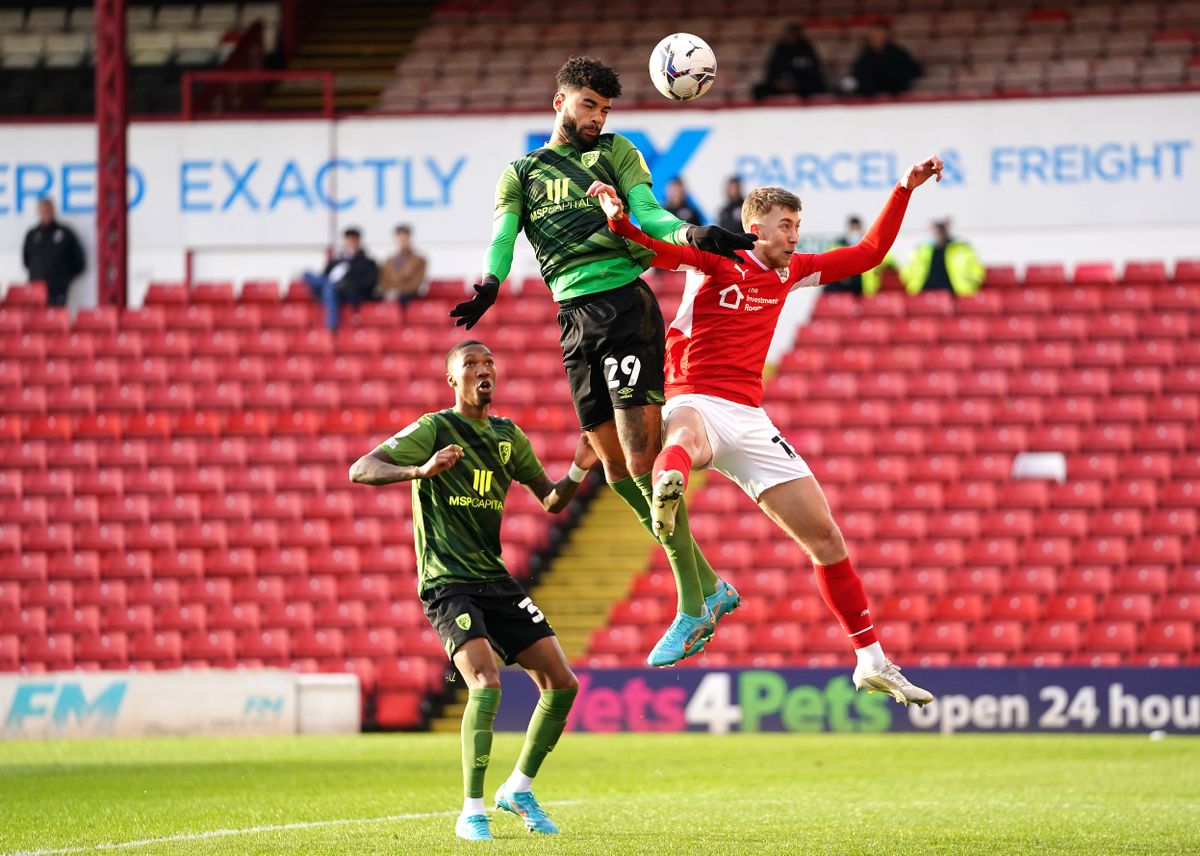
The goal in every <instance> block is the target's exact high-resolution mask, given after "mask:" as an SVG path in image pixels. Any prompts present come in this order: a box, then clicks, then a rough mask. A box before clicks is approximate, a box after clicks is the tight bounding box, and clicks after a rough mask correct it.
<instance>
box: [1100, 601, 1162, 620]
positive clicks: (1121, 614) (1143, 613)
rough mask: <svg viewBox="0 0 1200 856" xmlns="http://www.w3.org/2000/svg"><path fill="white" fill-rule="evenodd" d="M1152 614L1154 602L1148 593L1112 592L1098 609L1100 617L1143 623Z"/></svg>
mask: <svg viewBox="0 0 1200 856" xmlns="http://www.w3.org/2000/svg"><path fill="white" fill-rule="evenodd" d="M1153 615H1154V602H1153V599H1152V597H1151V596H1150V595H1148V594H1113V595H1111V596H1109V597H1108V598H1107V599H1106V600H1105V602H1104V607H1103V608H1102V609H1101V611H1100V617H1101V618H1102V619H1106V620H1110V621H1134V622H1137V623H1139V624H1145V623H1147V622H1149V621H1150V619H1151V617H1152V616H1153Z"/></svg>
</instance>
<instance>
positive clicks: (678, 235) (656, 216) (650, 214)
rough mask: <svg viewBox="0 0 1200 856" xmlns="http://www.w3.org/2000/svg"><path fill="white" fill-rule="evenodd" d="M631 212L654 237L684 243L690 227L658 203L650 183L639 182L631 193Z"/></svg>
mask: <svg viewBox="0 0 1200 856" xmlns="http://www.w3.org/2000/svg"><path fill="white" fill-rule="evenodd" d="M629 213H630V214H632V215H633V217H634V219H636V220H637V221H638V224H639V225H640V226H641V227H642V228H643V229H644V230H645V231H646V234H647V235H649V236H650V237H652V238H658V239H660V240H662V239H667V238H669V239H670V241H669V243H678V244H682V243H683V242H684V241H683V236H684V234H686V232H687V230H688V229H689V228H690V225H689V224H688V223H685V222H683V221H682V220H680V219H679V218H678V217H676V216H675V215H674V214H672V213H671V212H670V211H668V210H667V209H665V208H663V207H662V206H661V205H659V204H658V200H657V199H655V198H654V193H653V191H651V190H650V185H648V184H639V185H638V186H637V187H635V188H634V189H633V190H632V191H630V193H629Z"/></svg>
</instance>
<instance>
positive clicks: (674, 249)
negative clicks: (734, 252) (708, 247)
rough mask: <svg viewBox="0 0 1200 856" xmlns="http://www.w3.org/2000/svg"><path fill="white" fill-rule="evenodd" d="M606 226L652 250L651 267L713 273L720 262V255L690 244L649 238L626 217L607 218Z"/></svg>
mask: <svg viewBox="0 0 1200 856" xmlns="http://www.w3.org/2000/svg"><path fill="white" fill-rule="evenodd" d="M608 228H609V229H611V230H612V231H613V232H615V233H616V234H618V235H620V236H621V237H622V238H627V239H629V240H630V241H633V242H634V243H635V244H641V245H642V246H643V247H646V248H647V249H650V250H653V252H654V258H653V259H651V261H650V264H651V266H652V267H656V268H661V269H662V270H679V269H680V268H693V269H695V270H701V271H704V272H705V273H715V272H716V269H717V267H718V266H719V265H720V264H721V257H720V256H715V255H713V254H712V253H706V252H704V251H703V250H698V249H696V248H695V247H691V246H676V245H675V244H668V243H667V242H666V241H658V240H655V239H654V238H651V237H650V236H649V235H647V234H646V233H645V232H643V231H642V230H641V229H639V228H638V227H637V226H635V225H633V222H632V221H631V220H630V219H629V218H628V217H622V218H621V219H620V220H615V221H614V220H609V221H608Z"/></svg>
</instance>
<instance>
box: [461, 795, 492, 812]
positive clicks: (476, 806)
mask: <svg viewBox="0 0 1200 856" xmlns="http://www.w3.org/2000/svg"><path fill="white" fill-rule="evenodd" d="M475 814H487V810H486V809H484V807H483V797H466V798H465V799H464V800H463V810H462V816H463V817H471V815H475Z"/></svg>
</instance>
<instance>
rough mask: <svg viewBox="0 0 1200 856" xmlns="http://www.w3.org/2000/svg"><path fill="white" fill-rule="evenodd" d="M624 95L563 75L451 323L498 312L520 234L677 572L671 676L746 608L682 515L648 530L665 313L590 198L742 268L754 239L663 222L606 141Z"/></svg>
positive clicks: (600, 448)
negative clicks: (600, 196)
mask: <svg viewBox="0 0 1200 856" xmlns="http://www.w3.org/2000/svg"><path fill="white" fill-rule="evenodd" d="M620 94H621V84H620V82H619V81H618V79H617V75H616V73H615V72H614V71H613V70H612V69H611V68H610V67H608V66H607V65H605V64H604V63H602V62H600V61H599V60H596V59H592V58H591V57H574V58H572V59H570V60H568V61H567V63H566V64H565V65H563V67H562V68H561V69H560V70H559V72H558V92H557V93H556V94H555V96H554V112H555V121H554V134H553V136H552V138H551V139H550V141H549V142H547V144H546V145H545V146H543V147H542V148H540V149H537V150H536V151H533V152H530V153H529V154H528V155H526V156H525V157H523V158H520V159H519V160H517V161H514V162H513V163H512V164H511V165H509V167H508V168H507V169H505V171H504V174H503V175H502V176H501V178H500V182H499V185H498V186H497V188H496V208H495V219H494V221H493V230H492V243H491V246H490V247H489V248H488V252H487V256H486V257H485V259H484V271H485V276H484V277H483V282H481V283H480V284H478V285H476V286H475V292H476V293H475V296H474V297H472V298H471V299H470V300H468V301H466V302H464V303H460V304H459V305H458V306H456V307H455V308H454V310H453V311H452V312H451V313H450V314H451V315H452V316H454V317H456V318H458V322H457V323H458V324H459V325H465V326H466V327H467V329H468V330H469V329H470V328H471V327H473V326H474V325H475V324H477V323H478V322H479V319H480V318H481V317H482V316H483V313H484V312H486V311H487V309H488V308H489V307H490V306H491V305H492V304H493V303H495V302H496V297H497V294H498V292H499V290H500V283H501V282H503V281H504V279H505V277H507V276H508V272H509V269H510V267H511V265H512V255H513V246H514V244H515V243H516V238H517V233H518V232H520V231H524V232H525V235H526V237H527V238H528V239H529V242H530V243H531V244H532V245H533V249H534V252H535V254H536V255H537V259H538V264H539V265H540V266H541V269H542V278H543V279H544V280H545V281H546V283H547V284H548V285H549V287H550V292H551V295H552V296H553V298H554V300H555V301H556V302H557V303H558V307H559V312H558V324H559V329H560V331H561V336H560V339H559V341H560V344H561V345H562V351H563V365H564V367H565V368H566V372H567V380H568V382H569V383H570V386H571V396H572V398H573V400H574V403H575V411H576V413H577V414H578V416H579V422H580V424H581V425H582V426H583V429H584V431H585V432H586V434H587V436H588V439H589V440H590V441H591V445H592V447H593V448H594V449H595V450H596V452H597V453H598V454H599V456H600V460H601V462H602V463H603V464H604V474H605V476H606V478H607V479H608V483H609V486H610V487H611V488H612V489H613V490H614V491H616V493H617V494H619V495H620V496H621V498H622V499H623V500H625V502H626V503H627V504H628V505H629V506H630V507H631V508H632V509H633V510H634V513H635V514H636V515H637V516H638V519H639V521H640V522H641V523H642V525H643V526H644V527H645V528H646V530H647V531H648V532H650V534H651V535H655V536H656V537H658V538H659V540H660V541H661V542H662V544H663V547H664V548H665V550H666V553H667V557H668V559H669V560H670V562H671V569H672V570H673V571H674V573H675V583H676V587H677V589H678V593H679V603H678V614H677V615H676V617H675V620H674V621H673V622H672V623H671V626H670V627H669V628H668V629H667V632H666V634H665V635H664V636H663V637H662V639H660V640H659V641H658V643H657V644H656V645H655V646H654V649H653V650H652V651H651V652H650V656H649V657H648V658H647V662H648V663H649V664H650V665H652V666H669V665H671V664H673V663H675V662H677V661H678V660H681V659H683V658H684V657H688V656H691V655H692V654H695V653H697V652H699V651H700V650H701V649H702V648H703V647H704V643H705V641H706V640H707V639H709V638H710V637H711V636H712V634H713V633H714V632H715V629H716V624H717V621H718V620H719V619H720V618H721V616H723V615H725V614H727V613H728V612H731V611H732V610H733V609H734V608H736V607H737V605H738V603H739V602H740V598H739V597H738V594H737V592H736V591H735V590H734V588H733V586H731V585H728V584H727V583H725V582H724V581H722V580H721V579H720V578H719V577H718V576H717V575H716V573H715V572H714V571H713V569H712V567H711V566H710V565H709V564H708V562H707V560H705V558H704V556H703V554H702V553H701V552H700V549H699V548H698V547H697V546H696V542H695V541H694V539H693V538H692V534H691V530H690V529H689V528H688V523H687V514H686V512H682V508H683V506H682V504H680V505H679V508H680V509H681V512H682V513H680V514H679V516H677V517H676V521H677V522H676V525H675V529H674V531H673V532H672V533H670V534H668V533H666V532H665V531H659V532H657V533H656V531H655V527H654V525H653V523H652V522H651V515H650V506H651V503H652V502H654V501H655V499H654V493H655V492H654V488H655V484H654V477H653V474H652V473H651V469H652V467H653V464H654V459H655V457H656V456H657V455H658V452H659V446H660V444H661V442H662V436H661V435H662V405H663V402H664V401H665V398H664V396H663V360H664V356H665V350H664V336H665V331H664V324H663V318H662V312H660V311H659V308H658V302H657V300H655V297H654V294H653V292H651V290H650V288H649V287H648V286H647V285H646V283H644V282H643V281H642V280H641V275H642V273H643V272H644V271H645V269H646V268H647V267H648V266H649V263H650V258H651V256H650V255H649V254H648V253H647V252H646V250H645V248H643V247H641V246H638V245H637V244H633V243H628V242H626V241H625V240H624V239H623V238H620V237H618V236H617V235H615V234H613V233H612V232H611V231H609V229H608V224H607V220H606V218H605V216H604V212H603V211H601V210H600V207H599V205H598V204H597V203H596V201H595V200H594V199H592V198H591V197H589V196H588V195H587V190H588V188H589V187H590V186H591V184H592V182H593V181H596V180H601V181H603V182H604V183H606V184H611V185H612V186H613V187H615V188H616V189H617V192H618V194H619V195H620V196H621V199H622V201H623V202H625V204H626V205H627V206H628V208H629V210H630V211H631V212H632V213H633V216H634V217H635V218H636V219H637V221H638V223H639V224H640V225H641V228H642V229H643V231H645V232H646V233H647V234H649V235H651V236H653V237H655V238H659V239H661V240H667V241H673V242H676V243H687V244H690V245H692V246H694V247H697V248H699V249H702V250H707V251H708V252H712V253H716V254H718V255H725V256H729V257H732V258H736V257H735V256H733V251H734V250H738V249H750V248H751V247H752V246H753V243H754V236H753V235H738V234H734V233H732V232H726V231H725V230H724V229H721V228H720V227H718V226H692V225H690V224H688V223H685V222H683V221H682V220H680V219H678V218H677V217H675V216H674V215H672V214H670V213H669V212H667V211H664V210H663V208H662V207H661V206H660V205H659V204H658V201H657V200H656V199H655V198H654V194H653V193H652V192H651V189H650V185H651V177H650V171H649V169H648V168H647V166H646V161H645V159H644V158H643V157H642V155H641V153H640V152H639V151H638V150H637V148H635V147H634V145H633V143H631V142H630V141H629V140H627V139H626V138H625V137H622V136H620V135H619V134H604V133H602V131H603V129H604V123H605V121H606V120H607V118H608V113H609V111H610V110H611V109H612V102H613V99H614V98H616V97H617V96H619V95H620ZM671 499H672V501H673V500H674V499H675V498H674V497H672V498H671Z"/></svg>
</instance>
